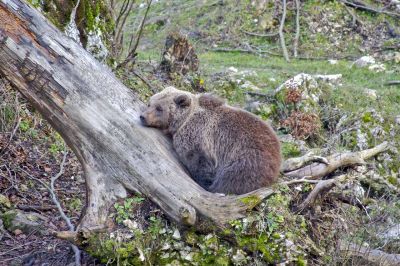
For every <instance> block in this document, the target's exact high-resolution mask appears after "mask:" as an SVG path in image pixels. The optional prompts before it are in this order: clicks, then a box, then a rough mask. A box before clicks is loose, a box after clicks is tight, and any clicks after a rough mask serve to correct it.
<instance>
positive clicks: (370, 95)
mask: <svg viewBox="0 0 400 266" xmlns="http://www.w3.org/2000/svg"><path fill="white" fill-rule="evenodd" d="M364 93H365V94H366V95H367V96H368V98H371V100H376V99H377V98H378V96H377V94H376V90H371V89H365V90H364Z"/></svg>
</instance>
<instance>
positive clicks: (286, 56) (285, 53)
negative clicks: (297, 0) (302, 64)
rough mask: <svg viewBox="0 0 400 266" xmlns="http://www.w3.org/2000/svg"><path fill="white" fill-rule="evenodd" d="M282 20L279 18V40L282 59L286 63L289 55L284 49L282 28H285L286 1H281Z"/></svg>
mask: <svg viewBox="0 0 400 266" xmlns="http://www.w3.org/2000/svg"><path fill="white" fill-rule="evenodd" d="M282 11H283V12H282V18H281V24H280V26H279V38H280V41H281V47H282V52H283V57H284V58H285V60H286V61H287V62H289V61H290V59H289V54H288V51H287V49H286V44H285V35H284V34H283V27H284V26H285V19H286V0H282Z"/></svg>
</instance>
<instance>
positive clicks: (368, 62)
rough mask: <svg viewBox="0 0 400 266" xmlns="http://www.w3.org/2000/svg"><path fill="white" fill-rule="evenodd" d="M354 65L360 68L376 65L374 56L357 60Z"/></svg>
mask: <svg viewBox="0 0 400 266" xmlns="http://www.w3.org/2000/svg"><path fill="white" fill-rule="evenodd" d="M354 64H355V65H356V66H358V67H366V66H369V65H372V64H375V59H374V58H373V57H372V56H363V57H360V58H359V59H357V60H356V61H355V62H354Z"/></svg>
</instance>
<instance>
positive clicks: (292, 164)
mask: <svg viewBox="0 0 400 266" xmlns="http://www.w3.org/2000/svg"><path fill="white" fill-rule="evenodd" d="M310 162H320V163H323V164H326V165H328V164H329V162H328V160H327V159H326V158H324V157H321V156H317V155H316V154H315V152H314V151H310V152H308V153H307V154H305V155H303V156H301V157H296V158H289V159H286V160H285V161H284V162H283V163H282V167H281V171H282V172H284V173H285V172H291V171H294V170H297V169H300V168H302V167H303V166H305V165H307V164H308V163H310Z"/></svg>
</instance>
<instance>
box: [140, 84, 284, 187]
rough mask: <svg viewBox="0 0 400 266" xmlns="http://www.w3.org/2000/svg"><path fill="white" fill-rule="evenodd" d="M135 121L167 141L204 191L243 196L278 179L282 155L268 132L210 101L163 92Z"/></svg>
mask: <svg viewBox="0 0 400 266" xmlns="http://www.w3.org/2000/svg"><path fill="white" fill-rule="evenodd" d="M140 120H141V122H142V124H143V125H145V126H149V127H156V128H159V129H162V130H163V131H164V132H165V133H166V134H169V135H170V136H172V141H173V147H174V149H175V150H176V152H177V154H178V157H179V159H180V160H181V162H182V163H183V164H184V165H185V166H186V168H187V169H188V171H189V172H190V174H191V176H192V178H193V179H194V180H195V181H196V182H197V183H198V184H200V185H201V186H202V187H203V188H204V189H206V190H208V191H211V192H218V193H224V194H244V193H247V192H250V191H253V190H256V189H258V188H261V187H264V186H268V185H270V184H271V183H273V182H274V181H276V179H277V176H278V174H279V169H280V165H281V153H280V144H279V140H278V137H277V136H276V134H275V133H274V131H273V129H272V128H271V127H270V126H268V125H267V124H266V123H265V122H264V121H262V120H261V119H260V118H258V117H257V116H255V115H253V114H251V113H249V112H247V111H244V110H241V109H238V108H234V107H231V106H228V105H226V104H225V103H224V101H222V100H221V99H219V98H217V97H215V96H212V95H210V94H199V95H194V94H192V93H189V92H186V91H181V90H177V89H175V88H173V87H168V88H165V89H164V90H163V91H162V92H160V93H157V94H155V95H154V96H152V97H151V98H150V101H149V104H148V107H147V109H146V110H145V111H144V112H143V113H142V114H141V116H140Z"/></svg>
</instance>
